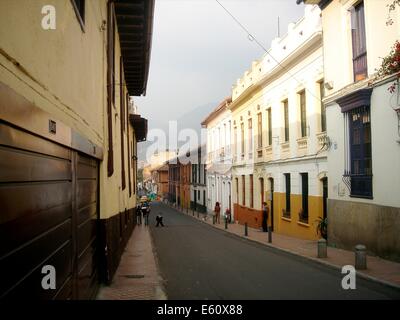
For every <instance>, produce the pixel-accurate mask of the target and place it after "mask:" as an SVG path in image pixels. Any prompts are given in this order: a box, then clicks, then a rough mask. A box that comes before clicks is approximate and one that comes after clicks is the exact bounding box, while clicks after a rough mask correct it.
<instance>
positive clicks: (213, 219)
mask: <svg viewBox="0 0 400 320" xmlns="http://www.w3.org/2000/svg"><path fill="white" fill-rule="evenodd" d="M213 224H215V215H213Z"/></svg>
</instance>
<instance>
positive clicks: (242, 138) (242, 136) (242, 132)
mask: <svg viewBox="0 0 400 320" xmlns="http://www.w3.org/2000/svg"><path fill="white" fill-rule="evenodd" d="M240 138H241V148H240V152H241V154H242V155H244V123H243V122H242V123H241V124H240Z"/></svg>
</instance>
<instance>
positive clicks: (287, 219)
mask: <svg viewBox="0 0 400 320" xmlns="http://www.w3.org/2000/svg"><path fill="white" fill-rule="evenodd" d="M281 219H282V220H284V221H287V222H292V218H286V217H281Z"/></svg>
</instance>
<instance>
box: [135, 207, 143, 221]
mask: <svg viewBox="0 0 400 320" xmlns="http://www.w3.org/2000/svg"><path fill="white" fill-rule="evenodd" d="M136 223H137V224H138V225H141V224H142V208H141V207H140V204H138V205H137V206H136Z"/></svg>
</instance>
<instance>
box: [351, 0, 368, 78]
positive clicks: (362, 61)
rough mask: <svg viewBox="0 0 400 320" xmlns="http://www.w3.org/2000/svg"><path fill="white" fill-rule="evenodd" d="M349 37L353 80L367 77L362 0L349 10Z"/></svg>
mask: <svg viewBox="0 0 400 320" xmlns="http://www.w3.org/2000/svg"><path fill="white" fill-rule="evenodd" d="M351 38H352V46H353V73H354V81H356V82H357V81H360V80H363V79H365V78H366V77H367V74H368V72H367V44H366V37H365V16H364V2H363V1H361V2H360V3H358V4H357V5H355V6H354V7H353V8H352V10H351Z"/></svg>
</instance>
